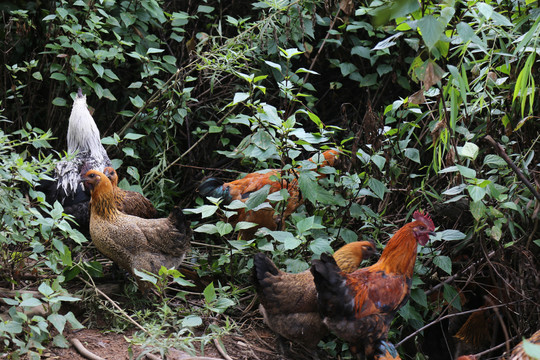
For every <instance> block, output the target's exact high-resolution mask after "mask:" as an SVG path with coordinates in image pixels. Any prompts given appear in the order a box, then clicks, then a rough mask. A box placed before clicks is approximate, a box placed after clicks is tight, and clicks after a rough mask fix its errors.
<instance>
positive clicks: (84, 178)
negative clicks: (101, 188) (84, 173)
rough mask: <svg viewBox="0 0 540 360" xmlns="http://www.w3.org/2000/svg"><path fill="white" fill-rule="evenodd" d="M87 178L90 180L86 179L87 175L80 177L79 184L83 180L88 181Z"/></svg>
mask: <svg viewBox="0 0 540 360" xmlns="http://www.w3.org/2000/svg"><path fill="white" fill-rule="evenodd" d="M88 180H90V179H88V178H87V177H82V178H81V180H79V184H80V183H83V182H85V181H88Z"/></svg>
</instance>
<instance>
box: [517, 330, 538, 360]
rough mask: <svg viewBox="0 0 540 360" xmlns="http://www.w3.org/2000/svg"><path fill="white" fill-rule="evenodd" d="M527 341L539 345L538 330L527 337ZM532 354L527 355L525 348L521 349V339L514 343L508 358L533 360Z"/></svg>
mask: <svg viewBox="0 0 540 360" xmlns="http://www.w3.org/2000/svg"><path fill="white" fill-rule="evenodd" d="M527 341H528V342H530V343H532V344H535V345H537V346H538V345H540V330H538V331H536V332H535V333H534V334H532V336H531V337H530V338H528V339H527ZM533 359H535V358H533V357H532V356H529V355H527V353H526V352H525V350H524V349H523V341H522V342H520V343H519V344H517V345H516V347H515V348H514V350H512V354H511V355H510V360H533Z"/></svg>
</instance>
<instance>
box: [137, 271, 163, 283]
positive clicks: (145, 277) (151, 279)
mask: <svg viewBox="0 0 540 360" xmlns="http://www.w3.org/2000/svg"><path fill="white" fill-rule="evenodd" d="M134 272H135V275H137V276H138V277H140V278H141V279H142V280H144V281H148V282H149V283H152V284H154V285H156V284H157V281H158V279H157V277H155V276H154V275H151V274H148V273H146V272H143V271H139V270H137V269H135V271H134Z"/></svg>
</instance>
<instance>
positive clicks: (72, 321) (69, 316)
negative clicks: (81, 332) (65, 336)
mask: <svg viewBox="0 0 540 360" xmlns="http://www.w3.org/2000/svg"><path fill="white" fill-rule="evenodd" d="M64 317H65V318H66V320H67V321H68V322H69V324H70V325H71V328H72V329H84V325H83V324H81V323H80V322H79V321H78V320H77V319H76V318H75V315H73V313H72V312H71V311H70V312H68V313H67V314H66V315H64Z"/></svg>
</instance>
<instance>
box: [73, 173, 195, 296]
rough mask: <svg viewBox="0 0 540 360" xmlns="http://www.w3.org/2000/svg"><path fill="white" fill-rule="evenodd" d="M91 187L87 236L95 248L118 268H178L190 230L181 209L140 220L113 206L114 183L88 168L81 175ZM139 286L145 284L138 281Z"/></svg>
mask: <svg viewBox="0 0 540 360" xmlns="http://www.w3.org/2000/svg"><path fill="white" fill-rule="evenodd" d="M81 181H83V182H84V183H85V185H86V186H87V187H88V188H89V189H90V193H91V200H90V205H91V206H90V237H91V238H92V242H93V243H94V245H95V246H96V248H97V249H98V250H99V251H100V252H101V253H102V254H103V255H105V256H106V257H108V258H109V259H111V260H112V261H114V262H115V263H116V264H118V265H119V266H120V267H121V268H123V269H125V270H127V271H129V272H130V273H131V274H132V275H134V274H135V269H138V270H146V271H149V272H152V273H158V271H159V270H160V269H161V266H165V267H167V268H171V267H178V266H179V265H180V263H181V262H182V260H183V258H184V256H185V254H186V252H188V251H189V249H190V238H191V230H190V228H189V224H187V222H186V220H185V217H184V214H183V213H182V210H181V209H180V208H178V207H175V208H174V209H173V211H172V212H171V213H170V215H169V216H168V217H167V218H161V219H143V218H140V217H136V216H133V215H127V214H124V213H122V212H120V211H119V210H118V209H117V208H116V199H115V192H114V189H113V186H112V184H111V182H110V181H109V179H108V178H107V177H106V176H105V174H103V173H101V172H99V171H97V170H90V171H88V172H87V173H86V175H85V176H84V177H83V178H82V180H81ZM137 282H138V284H139V288H141V289H142V290H145V289H146V286H145V283H142V282H141V281H139V280H138V281H137Z"/></svg>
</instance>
